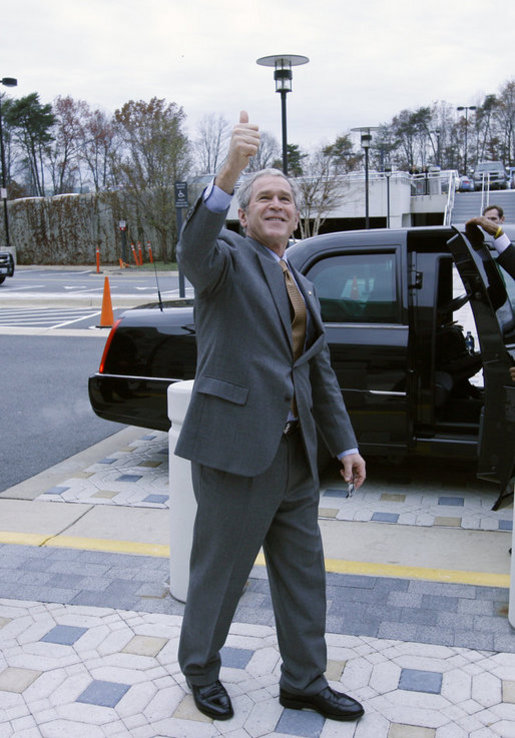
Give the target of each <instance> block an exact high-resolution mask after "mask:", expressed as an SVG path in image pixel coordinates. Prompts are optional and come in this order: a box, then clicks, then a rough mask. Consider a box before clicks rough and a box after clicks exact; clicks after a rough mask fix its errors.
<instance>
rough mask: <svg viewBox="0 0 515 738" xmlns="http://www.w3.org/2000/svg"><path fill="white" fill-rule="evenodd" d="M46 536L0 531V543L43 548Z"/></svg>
mask: <svg viewBox="0 0 515 738" xmlns="http://www.w3.org/2000/svg"><path fill="white" fill-rule="evenodd" d="M47 539H48V536H42V535H41V534H40V533H15V532H14V531H10V530H7V531H3V530H2V531H0V543H12V544H16V545H22V546H44V545H45V541H46V540H47Z"/></svg>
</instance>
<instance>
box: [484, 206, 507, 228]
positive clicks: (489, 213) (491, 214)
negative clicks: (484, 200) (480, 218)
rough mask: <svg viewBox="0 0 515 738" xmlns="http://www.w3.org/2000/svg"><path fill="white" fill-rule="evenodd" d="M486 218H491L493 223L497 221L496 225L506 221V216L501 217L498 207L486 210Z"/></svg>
mask: <svg viewBox="0 0 515 738" xmlns="http://www.w3.org/2000/svg"><path fill="white" fill-rule="evenodd" d="M485 218H488V220H491V221H492V223H495V224H496V225H501V224H502V223H503V222H504V217H503V218H501V216H500V215H499V211H498V210H497V208H490V210H485Z"/></svg>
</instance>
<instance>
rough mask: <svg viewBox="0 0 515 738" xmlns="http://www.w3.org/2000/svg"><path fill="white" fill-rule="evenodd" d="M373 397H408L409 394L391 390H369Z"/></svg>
mask: <svg viewBox="0 0 515 738" xmlns="http://www.w3.org/2000/svg"><path fill="white" fill-rule="evenodd" d="M368 392H369V393H370V394H371V395H389V396H391V397H407V396H408V393H407V392H390V391H389V390H368Z"/></svg>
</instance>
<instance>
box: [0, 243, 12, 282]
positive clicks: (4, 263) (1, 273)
mask: <svg viewBox="0 0 515 738" xmlns="http://www.w3.org/2000/svg"><path fill="white" fill-rule="evenodd" d="M13 274H14V257H13V255H12V254H11V253H10V252H9V251H0V284H3V283H4V282H5V279H6V277H12V276H13Z"/></svg>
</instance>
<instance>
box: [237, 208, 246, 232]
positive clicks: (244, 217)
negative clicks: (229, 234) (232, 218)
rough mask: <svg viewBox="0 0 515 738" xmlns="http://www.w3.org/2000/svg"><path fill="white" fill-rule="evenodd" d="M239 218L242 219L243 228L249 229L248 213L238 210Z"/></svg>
mask: <svg viewBox="0 0 515 738" xmlns="http://www.w3.org/2000/svg"><path fill="white" fill-rule="evenodd" d="M238 218H239V219H240V225H241V227H242V228H246V227H247V213H246V212H245V211H244V210H242V209H241V208H238Z"/></svg>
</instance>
